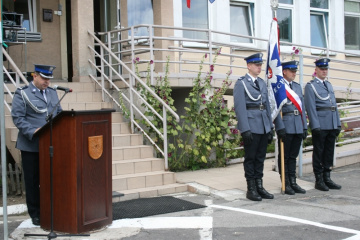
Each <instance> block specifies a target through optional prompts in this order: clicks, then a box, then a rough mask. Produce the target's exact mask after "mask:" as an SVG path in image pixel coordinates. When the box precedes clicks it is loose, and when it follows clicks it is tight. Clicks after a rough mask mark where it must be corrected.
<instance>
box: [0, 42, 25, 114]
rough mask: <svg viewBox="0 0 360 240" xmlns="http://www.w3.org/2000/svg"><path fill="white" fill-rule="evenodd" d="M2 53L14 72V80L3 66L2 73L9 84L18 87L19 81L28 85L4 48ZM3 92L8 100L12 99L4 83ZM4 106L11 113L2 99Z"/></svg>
mask: <svg viewBox="0 0 360 240" xmlns="http://www.w3.org/2000/svg"><path fill="white" fill-rule="evenodd" d="M2 52H3V54H4V56H5V57H6V60H7V61H8V62H9V64H10V65H11V68H12V69H13V70H15V71H14V72H15V80H14V78H13V76H11V74H10V72H9V71H8V70H7V69H6V67H5V66H3V73H4V74H6V76H7V77H8V78H9V80H10V82H11V83H12V84H13V85H14V86H15V87H16V88H18V87H20V79H21V80H22V81H23V82H24V83H25V84H26V85H28V84H29V82H28V80H26V78H25V77H24V75H23V73H22V72H21V71H20V69H19V68H18V66H17V65H16V64H15V62H14V60H12V58H11V57H10V55H9V54H8V53H7V52H6V50H5V48H4V47H2ZM4 90H6V91H5V92H6V93H7V94H8V95H9V96H10V98H11V99H12V98H13V94H12V92H11V91H10V89H9V88H8V86H7V85H6V84H5V83H4ZM4 104H5V106H6V108H7V109H8V110H9V111H11V106H10V105H9V104H8V103H7V102H6V100H5V99H4Z"/></svg>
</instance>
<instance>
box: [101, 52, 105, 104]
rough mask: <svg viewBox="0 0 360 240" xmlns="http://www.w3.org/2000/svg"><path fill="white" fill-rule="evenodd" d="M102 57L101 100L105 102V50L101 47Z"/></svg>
mask: <svg viewBox="0 0 360 240" xmlns="http://www.w3.org/2000/svg"><path fill="white" fill-rule="evenodd" d="M100 57H101V61H100V62H101V63H100V69H101V99H102V100H103V101H105V94H104V74H105V70H104V48H103V47H101V46H100Z"/></svg>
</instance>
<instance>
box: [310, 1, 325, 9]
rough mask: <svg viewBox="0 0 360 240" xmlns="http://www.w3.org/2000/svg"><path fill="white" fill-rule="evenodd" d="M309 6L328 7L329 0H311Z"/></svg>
mask: <svg viewBox="0 0 360 240" xmlns="http://www.w3.org/2000/svg"><path fill="white" fill-rule="evenodd" d="M310 7H312V8H324V9H329V1H328V0H311V1H310Z"/></svg>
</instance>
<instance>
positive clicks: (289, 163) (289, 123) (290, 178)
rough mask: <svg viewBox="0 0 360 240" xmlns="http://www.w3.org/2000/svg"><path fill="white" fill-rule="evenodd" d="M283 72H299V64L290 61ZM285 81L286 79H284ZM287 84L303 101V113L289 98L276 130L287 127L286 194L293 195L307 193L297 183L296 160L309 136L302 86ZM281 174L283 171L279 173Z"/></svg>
mask: <svg viewBox="0 0 360 240" xmlns="http://www.w3.org/2000/svg"><path fill="white" fill-rule="evenodd" d="M281 65H282V68H283V70H286V69H289V70H290V71H297V69H298V65H299V62H298V61H289V62H283V63H282V64H281ZM284 79H285V78H284ZM285 84H287V85H288V86H289V87H290V89H291V90H292V91H294V93H295V94H296V95H297V96H298V98H299V99H300V101H301V107H302V108H301V110H302V111H301V112H300V111H299V110H298V109H297V108H296V106H295V105H294V104H293V102H292V101H291V100H290V99H289V98H288V99H287V102H286V103H285V104H284V105H283V107H282V109H281V111H282V120H281V121H279V122H277V123H278V124H276V126H275V127H276V129H281V128H283V127H285V134H286V135H285V137H284V139H283V143H284V170H285V193H286V194H290V195H293V194H295V193H305V192H306V191H305V190H304V189H302V188H301V187H300V186H299V185H298V184H297V183H296V158H297V156H298V155H299V150H300V147H301V142H302V140H303V139H305V138H306V136H307V121H306V113H305V103H304V97H303V91H302V88H301V86H300V84H298V83H296V82H294V81H291V82H289V81H288V80H287V79H285ZM280 154H281V152H280V139H279V156H278V166H279V169H281V158H280V157H281V156H280ZM279 172H280V174H281V171H279Z"/></svg>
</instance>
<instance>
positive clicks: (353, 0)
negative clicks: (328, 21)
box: [344, 0, 360, 52]
mask: <svg viewBox="0 0 360 240" xmlns="http://www.w3.org/2000/svg"><path fill="white" fill-rule="evenodd" d="M345 1H347V2H356V3H359V4H360V0H345ZM345 1H344V23H345V17H357V18H358V19H359V22H360V12H359V13H355V12H346V11H345ZM344 33H345V28H344ZM344 49H345V51H351V52H359V51H360V43H359V49H346V41H345V34H344Z"/></svg>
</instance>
